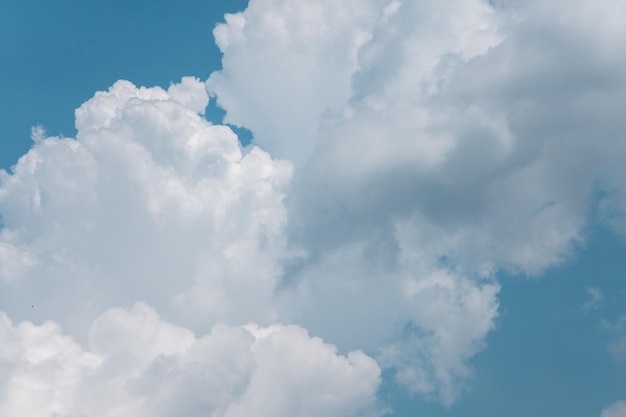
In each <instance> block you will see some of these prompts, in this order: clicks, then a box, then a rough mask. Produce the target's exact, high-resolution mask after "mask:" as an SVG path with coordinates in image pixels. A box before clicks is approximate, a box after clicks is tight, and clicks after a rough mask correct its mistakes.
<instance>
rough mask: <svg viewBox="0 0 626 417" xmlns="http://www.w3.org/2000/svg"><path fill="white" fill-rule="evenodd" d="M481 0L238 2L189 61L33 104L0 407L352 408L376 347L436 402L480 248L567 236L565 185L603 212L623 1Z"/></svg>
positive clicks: (7, 258)
mask: <svg viewBox="0 0 626 417" xmlns="http://www.w3.org/2000/svg"><path fill="white" fill-rule="evenodd" d="M492 3H493V4H491V3H487V2H484V1H480V0H454V1H452V2H446V3H442V2H436V1H426V0H424V1H418V0H413V1H395V0H394V1H388V2H387V1H377V0H371V1H370V0H368V1H347V2H329V1H323V0H319V1H309V2H291V1H283V0H272V1H270V0H251V1H250V4H249V6H248V8H247V9H246V10H245V11H243V12H241V13H238V14H234V15H227V17H226V22H225V23H223V24H220V25H218V26H217V27H216V29H215V31H214V34H215V37H216V42H217V44H218V46H219V47H220V49H221V50H222V52H223V54H224V57H223V69H222V70H221V71H218V72H215V73H213V74H212V75H211V76H210V78H209V80H208V81H207V82H206V83H203V82H200V81H199V80H197V79H195V78H191V77H187V78H183V80H182V81H181V82H180V83H177V84H172V85H171V86H170V87H169V88H168V89H167V90H165V89H162V88H160V87H154V88H145V87H136V86H135V85H133V84H132V83H130V82H128V81H118V82H117V83H115V84H114V85H113V86H112V87H111V88H110V89H109V90H108V91H106V92H98V93H96V94H95V95H94V97H93V98H92V99H90V100H89V101H87V102H86V103H84V104H83V105H82V106H81V107H80V108H79V109H77V110H76V128H77V135H76V138H75V139H71V138H58V137H48V136H47V135H46V134H45V132H44V131H43V129H41V128H35V129H34V130H33V139H34V141H35V143H34V145H33V147H32V149H31V150H30V151H29V152H28V153H27V154H26V155H24V156H23V157H22V158H21V159H20V160H19V161H18V163H17V164H16V165H15V167H14V168H13V170H12V172H11V173H8V172H5V171H2V172H0V214H1V215H2V223H1V224H2V228H1V229H0V283H1V285H2V286H3V291H2V293H1V295H0V300H1V301H2V302H3V306H4V307H3V309H4V310H5V311H6V312H7V315H4V316H2V321H1V323H2V330H1V331H2V335H3V340H7V341H10V344H7V346H9V347H8V348H6V349H4V350H0V358H1V359H2V361H1V362H0V363H1V364H2V365H1V366H2V367H5V365H4V364H7V365H6V368H7V372H3V373H2V375H3V376H2V377H1V378H2V379H0V390H1V391H2V393H3V394H4V395H3V398H12V400H5V401H3V402H0V410H2V411H3V413H2V414H5V413H4V411H6V414H7V415H8V414H15V413H17V411H16V410H18V409H19V407H21V405H20V404H23V403H25V402H28V401H29V400H27V399H31V398H35V397H36V396H38V395H40V394H38V392H39V393H40V392H44V393H45V396H40V402H37V401H33V402H30V403H29V404H30V405H29V406H31V407H32V411H30V412H31V414H33V413H34V414H37V413H57V414H60V415H74V414H76V415H81V414H82V415H86V416H115V415H129V414H132V415H136V416H142V415H146V416H147V415H151V416H152V415H164V416H165V415H173V414H181V413H184V414H185V415H189V416H195V415H214V416H231V417H236V416H243V415H249V414H250V413H255V414H261V415H268V416H269V415H272V416H282V415H290V416H291V415H302V416H304V415H328V416H337V417H339V416H351V415H354V416H356V415H359V416H370V415H371V416H375V415H381V414H383V413H384V411H385V410H384V405H382V404H380V402H379V401H378V400H377V399H376V392H377V389H378V387H379V384H380V381H381V369H392V370H393V371H394V372H393V374H394V376H395V381H396V382H397V383H398V384H400V385H401V386H403V387H404V388H406V389H407V390H408V391H409V392H412V393H415V394H419V395H423V396H425V397H426V398H432V399H436V400H438V401H439V402H441V403H443V404H445V405H450V404H452V403H453V402H454V401H455V400H456V399H457V398H458V395H459V393H460V392H461V391H462V389H463V387H465V386H466V385H467V383H468V381H469V380H470V379H471V374H472V369H471V364H470V361H471V358H472V357H473V356H474V355H475V354H476V353H478V352H480V351H481V350H482V349H484V348H485V347H486V337H487V335H488V334H489V332H490V331H492V330H493V329H494V328H495V319H496V317H497V315H498V308H499V302H498V298H497V295H498V292H499V289H500V286H499V284H498V274H499V273H501V272H502V271H505V272H513V273H522V274H526V275H541V274H543V273H544V271H545V270H546V269H547V268H550V267H553V266H555V265H559V264H560V263H562V262H564V261H565V260H567V259H568V258H569V257H571V256H572V251H573V249H574V248H575V247H576V245H578V244H581V243H584V230H585V227H586V222H587V213H588V210H589V205H590V204H599V208H600V210H599V211H600V213H601V214H602V216H604V217H603V219H604V220H605V221H606V222H607V224H610V225H613V226H614V228H615V230H617V231H618V232H623V228H622V223H623V222H622V220H623V217H624V214H623V213H624V201H623V200H624V199H623V195H624V190H626V182H625V181H626V176H624V174H623V168H622V165H621V161H623V157H624V155H625V154H626V149H624V144H623V141H622V140H621V136H620V135H621V133H620V132H623V131H624V129H623V128H624V126H623V118H622V117H621V116H620V114H619V109H622V108H624V106H623V104H624V103H623V102H624V100H625V98H626V95H624V93H623V91H625V90H624V89H623V85H624V77H623V75H622V74H624V73H626V72H624V69H626V68H624V67H625V66H626V61H624V58H623V56H626V55H625V54H623V53H621V52H623V51H621V49H622V48H623V47H622V46H621V43H620V42H619V39H623V36H622V35H623V29H622V28H623V27H624V25H621V24H620V22H621V23H623V21H624V20H626V10H625V9H624V7H623V6H621V5H620V4H618V3H616V2H611V1H608V0H606V1H603V2H602V3H603V5H604V6H606V7H605V8H604V9H605V11H604V12H599V11H597V10H596V9H597V6H593V5H592V4H591V2H580V3H578V4H576V5H571V4H565V2H561V1H557V0H554V1H551V2H547V3H545V2H544V3H539V2H529V3H524V4H523V5H516V3H515V2H506V4H505V3H500V2H492ZM590 10H593V11H594V12H593V13H590V12H589V11H590ZM557 15H558V16H560V19H559V21H558V22H556V21H555V19H554V17H553V16H557ZM605 22H608V24H604V25H601V24H600V23H605ZM599 26H602V30H599V31H598V30H596V29H597V28H598V27H599ZM599 45H601V46H602V47H599ZM209 95H213V96H215V99H216V100H217V103H218V105H220V106H221V107H223V108H224V110H225V111H226V118H225V121H226V122H228V123H232V124H235V125H240V126H244V127H246V128H249V129H250V130H251V131H252V133H253V137H254V138H253V144H256V145H258V146H260V147H258V146H252V147H249V148H246V149H242V148H241V146H240V144H239V142H238V140H237V137H236V135H235V134H234V133H233V132H232V131H231V130H230V129H229V128H228V127H226V126H221V125H214V124H212V123H210V122H208V121H207V120H205V119H204V118H203V117H202V116H201V114H202V113H203V112H204V109H205V107H206V106H207V104H208V101H209ZM279 158H284V159H279ZM598 187H602V189H603V190H605V191H606V192H605V194H604V197H603V199H602V201H600V202H599V203H598V202H597V201H595V200H594V199H593V196H594V193H595V192H596V191H597V190H598ZM157 312H158V313H157ZM44 319H46V320H49V321H46V322H44V323H43V324H41V325H34V324H32V323H31V322H29V321H24V320H34V321H42V320H44ZM13 321H17V322H20V323H19V324H13ZM60 326H63V327H62V328H61V327H60ZM309 333H310V334H311V335H312V336H314V337H312V336H309ZM196 335H201V336H196ZM112 341H115V343H112ZM363 352H366V353H367V354H366V353H363ZM3 369H4V368H3ZM68 376H69V377H68ZM61 379H63V381H64V382H63V383H62V384H60V383H59V381H60V380H61ZM37 387H39V388H37ZM38 389H41V390H40V391H38ZM105 393H106V395H104V394H105ZM9 394H10V395H9ZM269 398H271V400H269ZM53 399H54V400H53ZM22 414H23V413H22Z"/></svg>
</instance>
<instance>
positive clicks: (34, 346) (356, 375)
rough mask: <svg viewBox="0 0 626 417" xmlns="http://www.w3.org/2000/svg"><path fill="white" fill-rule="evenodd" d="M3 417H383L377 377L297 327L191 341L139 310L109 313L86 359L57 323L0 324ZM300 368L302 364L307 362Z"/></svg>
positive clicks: (94, 330)
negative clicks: (381, 416) (312, 415)
mask: <svg viewBox="0 0 626 417" xmlns="http://www.w3.org/2000/svg"><path fill="white" fill-rule="evenodd" d="M0 335H2V341H3V343H2V347H1V348H0V360H2V362H1V363H2V364H3V372H2V380H1V382H2V384H1V385H0V394H1V396H2V398H3V401H2V402H1V403H0V413H2V415H7V416H8V415H23V416H37V415H41V416H43V415H46V416H47V415H62V416H69V415H85V416H93V417H105V416H106V417H114V416H129V415H132V416H137V417H142V416H146V417H148V416H150V417H156V416H163V417H165V416H172V415H185V416H190V417H195V416H198V417H199V416H209V415H211V416H225V417H238V416H247V415H250V414H251V413H254V414H257V415H262V416H293V415H310V413H314V414H316V415H329V416H349V415H364V416H366V415H369V416H377V415H380V414H381V413H380V411H379V409H378V406H377V404H376V396H375V394H376V389H377V387H378V384H379V380H380V369H379V368H378V365H377V364H376V362H375V361H374V360H373V359H371V358H370V357H368V356H366V355H365V354H363V353H361V352H358V351H354V352H350V353H349V354H348V355H347V356H341V355H337V351H336V349H335V348H334V346H332V345H328V344H325V343H324V342H323V341H322V340H321V339H319V338H311V337H309V335H308V334H307V332H306V331H305V330H304V329H302V328H300V327H297V326H280V325H274V326H271V327H268V328H262V327H258V326H252V325H250V326H249V327H230V326H227V325H225V324H219V325H216V326H215V327H214V328H213V329H212V330H211V332H210V333H209V334H207V335H205V336H202V337H196V336H195V335H194V334H193V333H192V332H191V331H189V330H188V329H185V328H182V327H178V326H175V325H173V324H170V323H167V322H165V321H163V320H161V319H160V318H159V316H158V315H157V313H156V312H155V311H154V310H153V309H151V308H150V307H148V306H147V305H145V304H143V303H137V304H135V305H134V306H133V308H132V309H130V310H126V309H122V308H114V309H111V310H108V311H106V312H105V313H104V314H103V315H102V316H100V317H99V318H98V319H97V320H96V321H95V322H94V323H93V325H92V327H91V329H90V331H89V348H90V350H89V351H83V350H82V348H81V347H80V346H79V345H78V344H77V343H76V342H75V341H74V340H72V339H71V338H70V337H68V336H67V335H64V334H63V332H62V330H61V328H60V327H59V325H58V324H56V323H53V322H46V323H44V324H43V325H41V326H36V325H34V324H32V323H30V322H23V323H20V324H19V325H14V324H13V323H11V321H10V320H9V319H8V318H7V316H6V315H2V316H1V317H0ZM304 358H305V359H306V360H303V359H304Z"/></svg>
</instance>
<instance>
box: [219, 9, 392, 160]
mask: <svg viewBox="0 0 626 417" xmlns="http://www.w3.org/2000/svg"><path fill="white" fill-rule="evenodd" d="M381 3H383V2H382V1H377V0H366V1H363V0H347V1H341V2H337V1H328V0H322V1H304V0H298V1H284V0H253V1H250V2H249V5H248V7H247V9H246V10H245V11H243V12H241V13H237V14H230V15H226V23H223V24H219V25H218V26H217V27H216V28H215V30H214V35H215V39H216V42H217V45H218V46H219V48H220V50H221V51H222V52H223V53H224V56H223V58H222V66H223V69H222V70H221V71H217V72H214V73H213V74H212V75H211V77H210V78H209V80H208V81H207V86H208V87H209V90H210V91H211V93H212V94H216V95H217V102H218V104H219V105H220V106H221V107H222V108H224V109H225V110H226V111H227V114H226V118H225V121H226V122H228V123H231V124H235V125H239V126H245V127H247V128H249V129H251V130H252V132H253V133H254V138H255V142H256V143H258V144H259V145H261V146H262V147H263V148H264V149H271V152H272V154H273V155H276V156H278V157H287V158H289V159H290V160H292V161H298V162H299V161H302V159H303V158H304V157H306V155H308V154H309V153H310V151H311V149H312V147H313V145H314V142H313V135H314V133H315V131H316V129H317V125H318V123H319V120H320V116H321V114H322V113H324V112H325V111H326V110H328V109H332V108H333V107H337V106H341V105H342V104H343V103H344V102H345V101H346V100H347V99H349V98H350V96H351V88H350V77H351V76H352V74H353V73H354V71H355V70H356V69H357V59H356V54H357V51H358V49H359V46H361V45H362V44H363V43H364V42H365V41H367V38H368V36H369V33H368V30H369V28H370V27H371V26H372V24H373V23H374V21H375V19H376V18H377V15H378V13H379V11H378V10H377V9H378V7H377V6H378V5H379V4H381Z"/></svg>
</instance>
